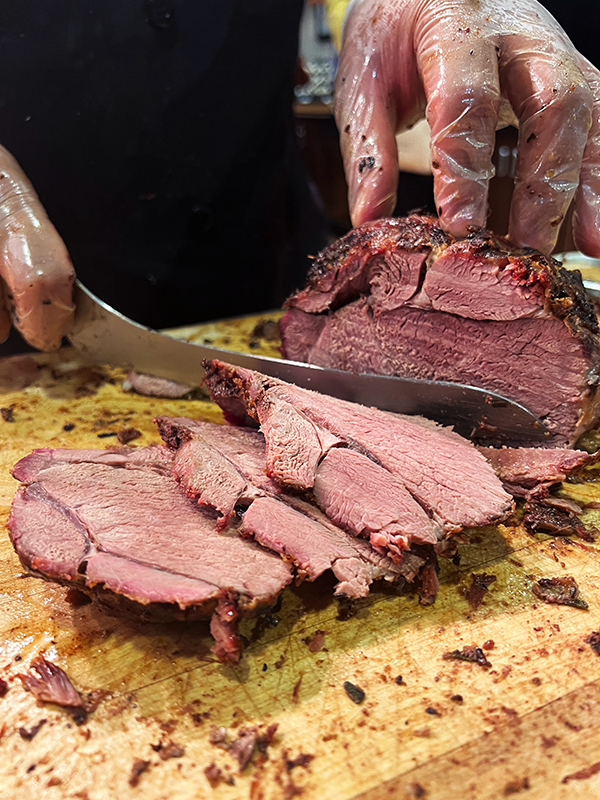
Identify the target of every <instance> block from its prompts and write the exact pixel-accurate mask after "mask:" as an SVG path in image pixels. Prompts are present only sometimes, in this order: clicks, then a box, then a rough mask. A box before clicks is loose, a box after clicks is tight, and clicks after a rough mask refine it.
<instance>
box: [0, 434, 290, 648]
mask: <svg viewBox="0 0 600 800" xmlns="http://www.w3.org/2000/svg"><path fill="white" fill-rule="evenodd" d="M166 465H169V466H171V465H172V456H171V455H170V453H169V452H168V451H167V449H166V448H162V447H154V448H148V449H145V450H144V449H142V448H138V449H136V450H133V451H131V450H126V451H125V452H121V453H119V452H115V453H110V452H106V451H49V450H42V451H35V452H34V453H32V454H31V455H30V456H27V457H26V458H25V459H23V460H21V461H20V462H19V463H18V464H17V465H16V467H15V469H14V471H13V474H14V476H15V477H16V478H17V479H19V480H21V481H23V482H24V483H26V485H25V486H22V487H21V488H20V489H19V490H18V492H17V494H16V496H15V499H14V501H13V504H12V508H11V513H10V517H9V523H8V524H9V531H10V536H11V540H12V542H13V545H14V547H15V549H16V551H17V553H18V555H19V557H20V559H21V561H22V563H23V564H24V566H25V567H27V568H28V569H30V570H31V571H33V572H35V573H37V574H39V575H41V576H42V577H45V578H48V579H50V580H56V581H59V582H62V583H66V584H75V585H77V586H79V587H80V588H82V589H84V590H86V591H88V592H90V591H91V590H94V589H96V590H97V589H100V590H101V591H102V592H111V593H113V594H117V595H119V596H120V597H122V598H125V599H127V600H129V601H131V602H130V603H127V604H125V605H127V607H129V608H131V607H136V608H137V610H138V611H139V612H140V613H143V614H144V616H146V617H148V616H149V615H150V616H151V615H152V612H153V610H154V607H158V610H159V611H161V612H162V611H164V610H165V607H167V608H169V607H170V609H171V615H172V616H173V617H184V618H186V619H194V618H199V619H205V618H210V617H212V616H213V615H214V614H215V613H216V614H217V616H218V617H219V621H218V622H216V623H215V624H214V625H213V626H211V629H212V630H213V631H216V632H217V634H219V633H220V632H223V633H224V635H225V633H226V641H225V642H217V643H216V645H215V649H216V651H217V653H218V654H219V655H220V656H222V657H228V658H230V659H232V660H235V659H236V658H237V657H239V649H237V650H236V649H235V647H232V645H231V636H232V635H233V633H232V629H233V628H234V627H235V619H236V618H237V617H238V616H249V615H253V614H255V613H258V612H259V611H261V610H263V609H265V608H267V607H269V606H270V605H271V604H272V603H273V602H274V601H275V599H276V598H277V596H278V594H279V593H280V591H281V590H282V588H283V587H284V586H285V585H287V584H288V583H289V582H290V581H291V579H292V573H291V570H290V568H289V566H288V565H287V564H285V563H284V562H283V561H282V560H281V559H280V558H279V557H278V556H276V555H274V554H272V553H269V552H267V551H266V550H264V549H263V548H261V547H259V546H257V545H256V544H255V543H254V542H252V541H248V540H245V539H242V538H241V537H240V536H239V535H238V533H237V530H236V529H235V527H233V526H229V527H228V528H227V529H226V530H225V531H223V532H222V533H219V532H218V531H217V527H216V523H215V520H214V519H213V518H212V517H211V516H209V515H207V514H206V513H204V512H203V511H202V509H200V508H199V507H198V506H197V505H196V504H195V503H193V502H190V501H189V500H188V498H186V496H185V495H184V494H183V493H182V492H181V490H180V488H179V487H178V485H177V482H176V481H175V479H174V478H173V477H172V475H171V473H170V470H169V471H168V472H165V466H166ZM222 620H225V621H226V622H227V623H228V625H227V626H224V625H221V624H219V623H220V622H221V621H222Z"/></svg>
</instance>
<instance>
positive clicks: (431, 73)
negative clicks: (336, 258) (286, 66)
mask: <svg viewBox="0 0 600 800" xmlns="http://www.w3.org/2000/svg"><path fill="white" fill-rule="evenodd" d="M424 111H425V113H426V116H427V120H428V122H429V125H430V127H431V166H432V171H433V175H434V190H435V199H436V207H437V209H438V214H439V216H440V219H441V221H442V225H443V226H444V227H445V228H446V229H447V230H449V231H450V232H452V233H454V234H455V235H458V236H461V235H464V234H465V233H466V232H467V229H468V227H469V226H471V225H482V226H483V225H485V223H486V215H487V193H488V182H489V179H490V177H492V175H493V165H492V161H491V157H492V153H493V148H494V135H495V131H496V129H497V128H499V127H503V126H504V125H506V124H509V123H510V122H511V119H514V117H516V119H517V120H518V125H519V148H518V158H517V174H516V178H515V191H514V195H513V200H512V206H511V214H510V227H509V237H510V239H511V240H512V241H513V242H514V243H515V244H517V245H522V246H530V247H536V248H538V249H539V250H542V251H543V252H550V251H551V250H552V248H553V246H554V244H555V243H556V238H557V236H558V231H559V227H560V223H561V222H562V220H563V218H564V216H565V213H566V211H567V208H568V206H569V203H570V201H571V198H572V197H573V195H574V194H575V192H577V196H576V210H575V214H574V218H573V233H574V238H575V242H576V244H577V246H578V247H579V248H580V249H581V250H582V251H583V252H584V253H587V254H588V255H590V256H600V72H599V71H598V70H597V69H596V68H595V67H594V66H592V64H590V62H589V61H587V60H586V59H585V58H584V57H583V56H582V55H580V54H579V53H578V52H577V51H576V50H575V48H574V46H573V45H572V43H571V41H570V40H569V39H568V37H567V35H566V34H565V32H564V31H563V30H562V28H561V27H560V26H559V25H558V23H557V22H556V20H555V19H554V18H553V17H552V16H551V15H550V14H549V13H548V11H546V10H545V9H544V8H543V7H542V6H541V5H540V4H539V3H538V2H536V0H455V2H450V0H352V1H351V3H350V6H349V8H348V12H347V15H346V19H345V24H344V31H343V46H342V52H341V55H340V64H339V69H338V76H337V83H336V101H335V114H336V119H337V123H338V127H339V130H340V137H341V143H342V153H343V156H344V164H345V169H346V176H347V178H348V184H349V193H350V209H351V215H352V222H353V223H354V224H355V225H359V224H361V223H362V222H366V221H367V220H372V219H376V218H378V217H382V216H385V215H387V214H390V213H391V212H392V210H393V208H394V204H395V198H396V186H397V174H398V169H397V157H396V142H395V139H394V134H395V133H397V132H398V131H400V130H402V129H404V128H406V127H409V126H410V125H411V124H412V123H414V122H415V121H416V120H417V119H419V117H421V116H423V112H424ZM578 185H579V188H577V187H578Z"/></svg>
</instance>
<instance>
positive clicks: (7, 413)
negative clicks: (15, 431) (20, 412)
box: [0, 406, 15, 422]
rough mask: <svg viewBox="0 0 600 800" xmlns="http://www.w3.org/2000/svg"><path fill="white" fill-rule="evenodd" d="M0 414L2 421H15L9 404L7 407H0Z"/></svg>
mask: <svg viewBox="0 0 600 800" xmlns="http://www.w3.org/2000/svg"><path fill="white" fill-rule="evenodd" d="M0 414H1V415H2V419H3V420H4V422H14V421H15V415H14V412H13V406H9V407H8V408H0Z"/></svg>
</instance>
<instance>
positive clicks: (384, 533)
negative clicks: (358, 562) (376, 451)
mask: <svg viewBox="0 0 600 800" xmlns="http://www.w3.org/2000/svg"><path fill="white" fill-rule="evenodd" d="M313 491H314V495H315V499H316V500H317V503H318V504H319V505H320V507H321V508H322V509H323V511H324V512H325V514H326V515H327V516H328V517H329V519H331V520H333V522H335V523H336V524H337V525H340V526H341V527H342V528H345V529H347V530H350V531H352V532H353V533H356V534H357V535H359V536H360V535H363V536H368V537H369V538H370V541H371V544H372V545H373V547H375V548H376V549H378V550H379V552H383V553H386V552H390V553H391V554H393V555H395V556H396V557H398V556H401V555H402V552H403V551H405V550H409V549H410V546H411V544H412V543H413V542H416V543H417V544H436V543H437V541H438V539H441V538H442V529H441V527H440V526H439V525H437V524H436V523H434V522H433V521H432V520H431V519H430V518H429V517H428V516H427V514H426V513H425V511H424V509H423V508H422V507H421V506H420V505H419V504H418V503H417V502H416V501H415V499H414V498H413V496H412V495H411V494H410V493H409V492H408V491H407V490H406V489H405V488H404V486H403V485H402V484H401V483H400V481H398V480H397V479H396V478H394V476H393V475H391V474H390V473H388V472H387V471H386V470H384V469H383V468H382V467H380V466H379V465H378V464H375V463H374V462H373V461H371V459H369V458H367V456H365V455H364V454H363V453H358V452H356V450H351V449H350V448H341V447H334V448H332V449H331V450H329V451H328V453H327V454H326V455H325V457H324V458H323V460H322V461H321V462H320V464H319V465H318V466H317V469H316V473H315V478H314V485H313Z"/></svg>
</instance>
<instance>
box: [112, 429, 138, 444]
mask: <svg viewBox="0 0 600 800" xmlns="http://www.w3.org/2000/svg"><path fill="white" fill-rule="evenodd" d="M141 435H142V432H141V431H138V430H137V428H122V429H121V430H120V431H119V432H118V433H117V441H118V442H119V444H127V443H128V442H132V441H133V440H134V439H139V438H140V436H141Z"/></svg>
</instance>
